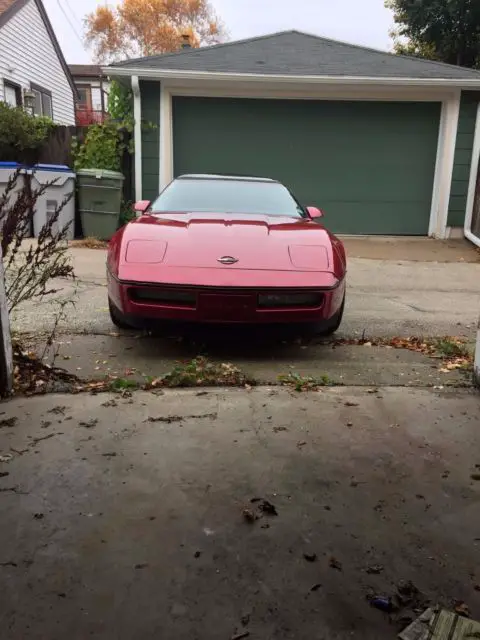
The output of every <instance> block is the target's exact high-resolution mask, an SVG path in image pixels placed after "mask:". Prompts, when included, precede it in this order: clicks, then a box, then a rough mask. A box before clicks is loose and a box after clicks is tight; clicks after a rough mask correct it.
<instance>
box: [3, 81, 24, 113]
mask: <svg viewBox="0 0 480 640" xmlns="http://www.w3.org/2000/svg"><path fill="white" fill-rule="evenodd" d="M3 89H4V101H5V102H6V103H7V104H9V105H10V106H11V107H21V106H22V90H21V89H20V87H19V86H18V85H17V84H14V83H13V82H8V81H7V80H5V81H4V83H3Z"/></svg>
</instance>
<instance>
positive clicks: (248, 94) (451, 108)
mask: <svg viewBox="0 0 480 640" xmlns="http://www.w3.org/2000/svg"><path fill="white" fill-rule="evenodd" d="M291 81H292V79H291V78H290V82H291ZM239 84H242V85H243V86H239ZM206 85H207V83H206V82H205V81H203V82H202V84H201V85H200V86H198V85H197V86H192V85H190V86H181V85H180V84H179V83H178V80H177V81H176V82H174V81H171V82H169V83H168V84H166V83H165V82H162V84H161V91H160V170H159V188H160V190H161V189H164V188H165V187H166V186H167V185H168V184H169V182H170V181H171V180H172V179H173V167H174V158H173V122H172V115H173V114H172V97H173V96H198V97H221V98H255V99H267V98H271V99H275V98H278V99H297V100H363V101H366V100H370V101H386V102H392V101H395V102H399V101H405V102H441V103H442V110H441V117H440V127H439V135H438V145H437V159H436V165H435V175H434V182H433V192H432V206H431V211H430V221H429V227H428V235H429V236H433V237H436V238H445V236H446V228H447V218H448V207H449V201H450V191H451V184H452V175H453V164H454V156H455V145H456V140H457V129H458V119H459V113H460V97H461V91H460V90H454V91H452V90H451V89H450V90H448V91H445V87H443V90H442V91H440V90H439V89H438V88H426V89H425V88H423V89H419V88H418V87H413V88H412V87H401V88H400V87H392V86H390V87H385V86H384V87H378V86H377V87H372V86H370V87H365V86H363V87H359V86H357V87H352V86H348V85H346V86H345V85H343V86H334V85H329V86H317V87H312V86H309V87H302V88H298V86H297V87H293V86H291V87H288V89H287V88H286V87H285V85H281V86H277V87H268V88H267V87H266V86H263V87H258V85H256V86H252V85H251V84H250V85H248V84H243V83H235V84H231V83H230V84H225V85H224V86H223V87H221V86H219V84H218V82H216V83H215V84H210V86H206ZM393 152H394V151H393Z"/></svg>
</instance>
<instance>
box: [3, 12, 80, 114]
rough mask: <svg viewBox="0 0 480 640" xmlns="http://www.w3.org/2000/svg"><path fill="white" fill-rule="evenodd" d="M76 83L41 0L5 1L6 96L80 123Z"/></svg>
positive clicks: (37, 111) (13, 101) (15, 102)
mask: <svg viewBox="0 0 480 640" xmlns="http://www.w3.org/2000/svg"><path fill="white" fill-rule="evenodd" d="M75 98H76V90H75V85H74V82H73V79H72V76H71V74H70V71H69V69H68V66H67V63H66V62H65V59H64V57H63V54H62V51H61V49H60V47H59V45H58V42H57V38H56V37H55V33H54V32H53V29H52V25H51V23H50V20H49V19H48V16H47V13H46V11H45V8H44V6H43V4H42V1H41V0H0V100H1V101H5V102H7V103H9V104H11V105H16V106H24V107H26V108H29V109H31V110H32V112H33V113H35V114H37V115H43V116H48V117H50V118H52V119H53V120H54V121H55V122H56V123H58V124H65V125H73V124H75V107H74V103H75Z"/></svg>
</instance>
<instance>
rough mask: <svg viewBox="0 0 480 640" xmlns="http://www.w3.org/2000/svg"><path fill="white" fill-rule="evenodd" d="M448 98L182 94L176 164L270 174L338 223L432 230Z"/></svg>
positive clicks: (379, 229)
mask: <svg viewBox="0 0 480 640" xmlns="http://www.w3.org/2000/svg"><path fill="white" fill-rule="evenodd" d="M439 118H440V104H439V103H438V104H437V103H389V102H382V103H374V102H326V101H324V102H319V101H299V100H253V99H252V100H248V99H225V98H190V97H189V98H187V97H175V98H174V99H173V126H174V171H175V175H179V174H182V173H202V172H204V173H234V174H243V175H261V176H265V177H271V178H275V179H277V180H280V181H282V182H284V183H285V184H286V185H287V186H288V187H289V188H291V189H292V191H294V192H295V194H296V195H297V196H298V198H299V200H300V201H301V202H302V203H303V204H317V205H319V206H321V207H322V208H324V209H325V210H326V211H327V214H328V225H329V227H330V228H331V229H332V230H333V231H336V232H343V233H369V234H370V233H378V234H389V233H390V234H402V233H404V234H421V235H423V234H426V233H427V231H428V222H429V215H430V206H431V197H432V189H433V174H434V167H435V158H436V147H437V138H438V127H439Z"/></svg>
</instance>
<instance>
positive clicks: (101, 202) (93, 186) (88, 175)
mask: <svg viewBox="0 0 480 640" xmlns="http://www.w3.org/2000/svg"><path fill="white" fill-rule="evenodd" d="M124 180H125V178H124V176H123V175H122V174H121V173H119V172H118V171H106V170H104V169H82V170H80V171H77V185H78V203H79V207H78V208H79V210H80V218H81V220H82V229H83V235H84V236H85V237H87V238H88V237H93V238H98V239H99V240H110V238H111V237H112V236H113V234H114V233H115V231H116V230H117V229H118V221H119V219H120V207H121V204H122V190H123V181H124Z"/></svg>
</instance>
